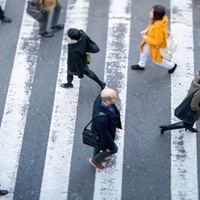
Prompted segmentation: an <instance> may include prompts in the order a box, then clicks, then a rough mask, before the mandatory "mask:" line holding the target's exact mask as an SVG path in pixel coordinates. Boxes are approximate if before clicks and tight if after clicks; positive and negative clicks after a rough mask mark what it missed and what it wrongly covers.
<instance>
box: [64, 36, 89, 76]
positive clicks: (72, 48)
mask: <svg viewBox="0 0 200 200" xmlns="http://www.w3.org/2000/svg"><path fill="white" fill-rule="evenodd" d="M81 34H82V33H81ZM86 49H87V43H86V37H85V35H84V34H82V36H81V38H80V39H79V40H78V42H76V43H69V44H68V59H67V65H68V70H69V71H70V72H72V73H74V75H78V77H79V78H83V76H84V68H85V66H86V65H87V55H86Z"/></svg>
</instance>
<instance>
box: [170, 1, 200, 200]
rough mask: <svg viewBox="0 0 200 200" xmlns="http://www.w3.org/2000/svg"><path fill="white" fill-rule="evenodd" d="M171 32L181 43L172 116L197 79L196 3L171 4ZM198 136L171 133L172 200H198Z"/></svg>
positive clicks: (183, 132)
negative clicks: (194, 8)
mask: <svg viewBox="0 0 200 200" xmlns="http://www.w3.org/2000/svg"><path fill="white" fill-rule="evenodd" d="M174 7H175V8H177V9H175V11H177V12H174V13H173V12H171V32H172V34H173V35H174V37H175V38H176V39H177V40H178V51H177V52H176V54H175V56H174V60H175V62H177V63H178V68H177V70H176V72H175V73H174V74H173V75H172V82H171V83H172V87H171V90H172V91H171V92H172V98H171V105H172V106H171V113H172V114H171V115H172V123H174V122H176V121H178V120H177V119H175V117H174V109H175V107H176V106H177V105H178V104H179V103H180V102H181V101H182V100H183V98H184V97H185V95H186V94H187V91H188V89H189V86H190V83H191V80H192V79H193V78H194V55H193V50H194V49H193V13H192V0H181V1H180V0H171V11H173V9H174ZM196 142H197V141H196V134H195V133H190V132H185V131H184V130H174V131H172V132H171V199H172V200H182V199H185V200H198V199H199V197H198V180H197V177H198V175H197V147H196Z"/></svg>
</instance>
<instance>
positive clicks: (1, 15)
mask: <svg viewBox="0 0 200 200" xmlns="http://www.w3.org/2000/svg"><path fill="white" fill-rule="evenodd" d="M4 17H5V16H4V11H3V10H2V8H1V6H0V19H3V18H4Z"/></svg>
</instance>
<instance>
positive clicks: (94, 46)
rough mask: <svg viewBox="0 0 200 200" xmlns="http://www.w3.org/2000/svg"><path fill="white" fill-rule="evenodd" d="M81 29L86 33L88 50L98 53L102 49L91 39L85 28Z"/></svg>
mask: <svg viewBox="0 0 200 200" xmlns="http://www.w3.org/2000/svg"><path fill="white" fill-rule="evenodd" d="M79 31H80V32H81V33H82V34H83V35H84V37H85V39H86V43H87V49H86V52H88V53H98V52H99V51H100V48H99V46H98V45H97V44H96V43H95V42H94V41H93V40H91V38H90V37H89V36H88V35H87V34H86V33H85V32H84V31H83V30H79Z"/></svg>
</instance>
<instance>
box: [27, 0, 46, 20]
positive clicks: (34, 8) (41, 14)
mask: <svg viewBox="0 0 200 200" xmlns="http://www.w3.org/2000/svg"><path fill="white" fill-rule="evenodd" d="M26 11H27V13H28V14H29V15H30V16H31V17H33V18H34V19H35V20H37V21H38V22H43V21H44V20H45V15H46V13H47V10H46V9H45V8H44V7H43V6H42V5H41V4H39V3H34V2H32V1H28V4H27V8H26Z"/></svg>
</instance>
